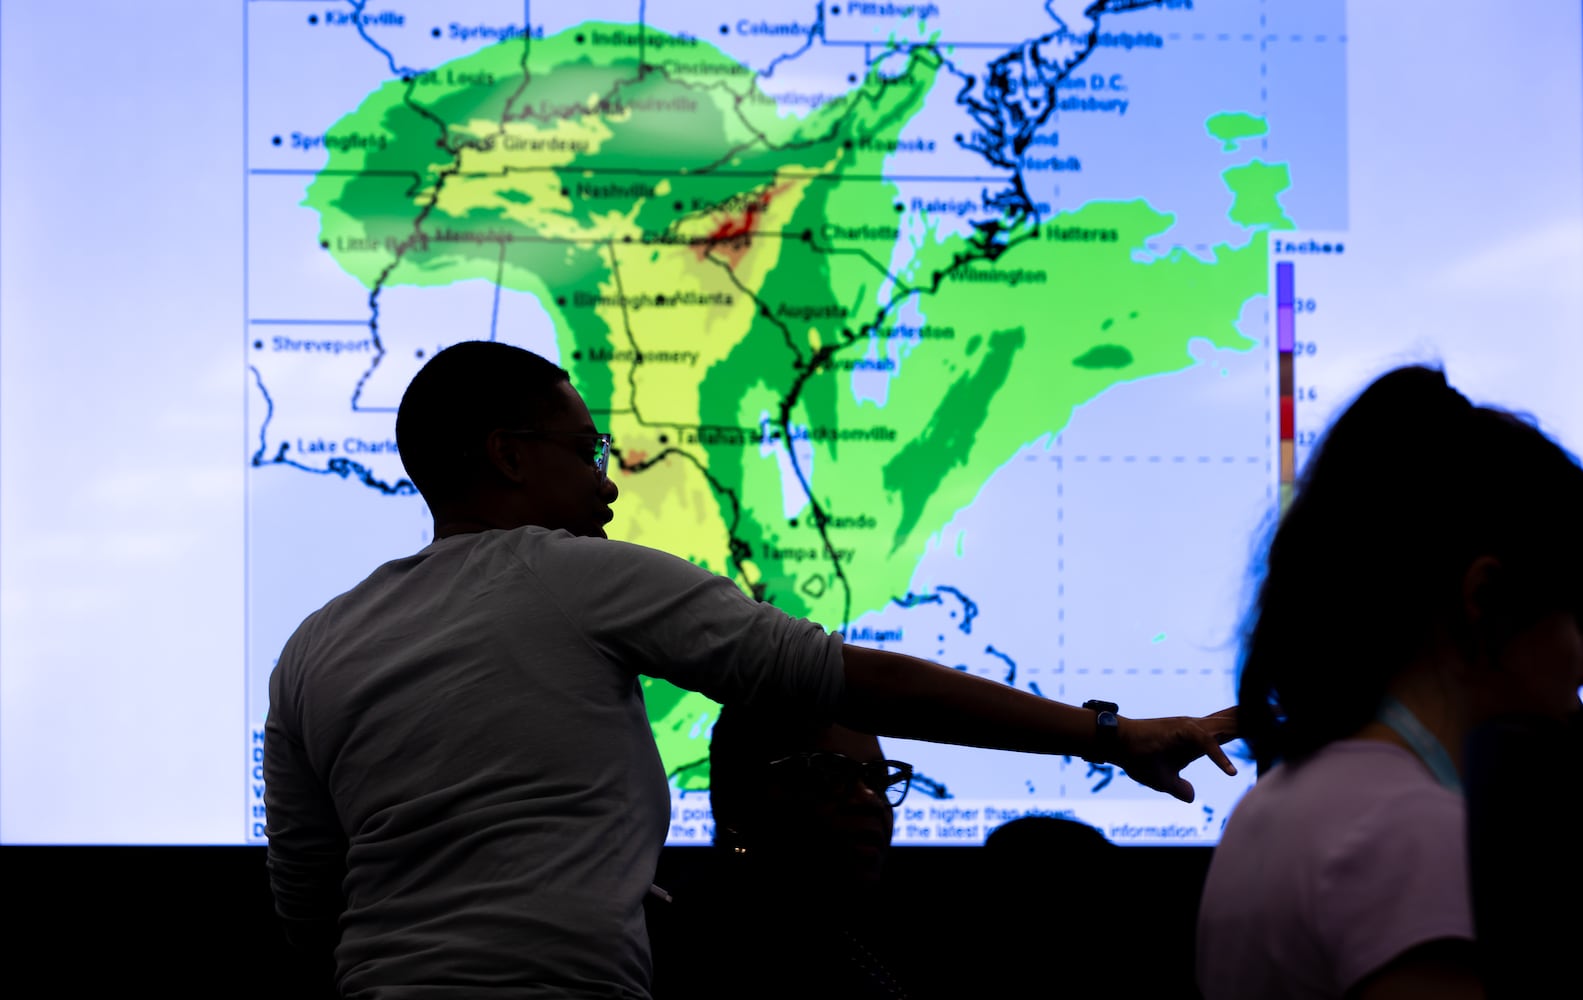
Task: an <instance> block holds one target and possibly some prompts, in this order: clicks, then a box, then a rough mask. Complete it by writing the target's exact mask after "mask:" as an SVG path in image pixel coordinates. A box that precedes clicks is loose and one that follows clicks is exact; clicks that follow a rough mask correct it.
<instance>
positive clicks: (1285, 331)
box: [1275, 261, 1297, 354]
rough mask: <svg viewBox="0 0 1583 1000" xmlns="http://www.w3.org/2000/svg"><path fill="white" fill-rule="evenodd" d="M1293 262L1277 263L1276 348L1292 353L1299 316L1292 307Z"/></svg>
mask: <svg viewBox="0 0 1583 1000" xmlns="http://www.w3.org/2000/svg"><path fill="white" fill-rule="evenodd" d="M1292 271H1293V267H1292V262H1291V261H1281V262H1279V263H1277V264H1276V265H1275V349H1276V350H1277V351H1279V352H1281V353H1283V354H1290V353H1291V352H1292V351H1293V350H1295V349H1296V345H1297V317H1296V316H1295V315H1294V314H1293V309H1292V285H1293V281H1292Z"/></svg>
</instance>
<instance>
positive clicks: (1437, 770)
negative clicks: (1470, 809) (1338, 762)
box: [1376, 695, 1462, 794]
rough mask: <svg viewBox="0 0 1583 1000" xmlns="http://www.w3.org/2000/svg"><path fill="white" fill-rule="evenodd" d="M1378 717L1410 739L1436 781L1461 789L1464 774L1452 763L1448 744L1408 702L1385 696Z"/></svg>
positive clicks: (1408, 740)
mask: <svg viewBox="0 0 1583 1000" xmlns="http://www.w3.org/2000/svg"><path fill="white" fill-rule="evenodd" d="M1376 718H1377V719H1379V721H1381V722H1383V723H1385V724H1386V725H1387V726H1390V727H1391V729H1392V730H1394V731H1395V732H1396V735H1398V736H1400V737H1401V738H1402V739H1403V740H1406V741H1407V747H1408V749H1410V750H1412V752H1413V753H1415V754H1417V755H1418V759H1419V760H1421V761H1423V762H1424V764H1425V766H1427V767H1428V768H1429V772H1430V773H1431V774H1433V775H1434V776H1435V780H1436V781H1438V782H1440V783H1441V784H1442V785H1444V786H1445V787H1447V788H1449V789H1451V790H1452V791H1453V792H1457V793H1458V794H1460V793H1461V791H1462V778H1461V777H1460V776H1459V775H1458V774H1457V767H1456V765H1455V764H1453V763H1451V755H1450V754H1449V753H1446V748H1445V747H1444V746H1442V745H1441V743H1440V741H1439V740H1437V739H1435V734H1434V733H1431V732H1430V731H1429V729H1428V727H1426V726H1425V725H1424V724H1423V723H1422V722H1419V721H1418V716H1416V715H1414V714H1413V713H1412V711H1411V710H1409V709H1408V707H1407V706H1406V705H1403V704H1402V703H1401V702H1400V701H1397V700H1396V698H1395V696H1393V695H1386V696H1385V700H1384V701H1382V702H1380V713H1379V715H1377V716H1376Z"/></svg>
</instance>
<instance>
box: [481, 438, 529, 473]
mask: <svg viewBox="0 0 1583 1000" xmlns="http://www.w3.org/2000/svg"><path fill="white" fill-rule="evenodd" d="M522 444H523V441H522V438H521V437H520V436H518V435H516V434H508V433H507V432H505V431H503V430H493V431H490V432H489V436H488V437H487V438H485V439H484V456H485V457H486V458H487V459H488V460H489V464H490V465H491V466H493V467H494V469H495V471H496V472H498V473H500V475H502V476H503V477H505V479H506V480H507V481H508V482H512V483H521V482H524V481H525V480H526V479H527V478H528V475H527V470H528V462H527V456H526V455H525V454H523V451H522Z"/></svg>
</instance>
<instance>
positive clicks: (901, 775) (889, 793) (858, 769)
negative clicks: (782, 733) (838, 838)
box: [770, 751, 912, 806]
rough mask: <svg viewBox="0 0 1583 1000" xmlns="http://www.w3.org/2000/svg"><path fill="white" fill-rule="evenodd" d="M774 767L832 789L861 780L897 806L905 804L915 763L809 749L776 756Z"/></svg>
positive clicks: (839, 789)
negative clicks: (777, 758)
mask: <svg viewBox="0 0 1583 1000" xmlns="http://www.w3.org/2000/svg"><path fill="white" fill-rule="evenodd" d="M770 767H772V768H774V769H775V770H777V771H782V772H785V771H790V772H792V773H795V774H797V775H799V776H801V777H802V778H804V779H805V780H807V781H808V782H810V783H812V784H814V785H817V786H819V787H820V789H821V790H822V791H827V792H832V793H834V792H840V791H843V790H845V789H847V788H850V787H851V786H852V783H853V782H855V781H861V782H862V783H863V784H865V785H867V786H868V787H869V788H870V789H871V790H872V791H873V792H874V794H875V795H878V796H879V797H880V798H882V799H884V800H885V801H886V802H889V803H890V804H891V805H893V806H899V805H901V800H902V799H905V798H906V797H907V789H908V788H911V787H912V765H911V764H908V763H904V762H903V761H899V760H853V759H852V758H851V757H848V756H847V755H846V754H844V753H830V752H820V751H809V752H807V753H794V754H792V755H791V756H789V757H782V758H780V759H779V760H772V761H770Z"/></svg>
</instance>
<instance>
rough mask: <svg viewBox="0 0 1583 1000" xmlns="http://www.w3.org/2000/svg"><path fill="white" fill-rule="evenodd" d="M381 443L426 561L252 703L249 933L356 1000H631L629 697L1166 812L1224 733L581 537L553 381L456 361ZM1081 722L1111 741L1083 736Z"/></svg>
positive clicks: (654, 800) (375, 596) (290, 654)
mask: <svg viewBox="0 0 1583 1000" xmlns="http://www.w3.org/2000/svg"><path fill="white" fill-rule="evenodd" d="M396 442H397V445H398V447H399V448H400V451H401V459H402V463H403V464H404V465H405V467H406V471H407V473H408V475H409V476H410V477H411V479H412V482H413V483H414V485H416V487H417V489H418V490H419V492H421V493H422V494H423V498H424V500H425V501H426V502H427V504H428V506H429V509H430V511H431V513H432V514H433V515H434V541H433V543H431V544H430V545H428V546H427V547H425V548H424V549H423V550H421V551H419V552H417V553H414V554H413V555H410V556H406V557H404V558H400V559H396V560H393V561H391V562H389V563H386V564H385V565H383V566H381V567H379V568H377V569H375V570H374V571H373V573H371V574H370V575H369V577H368V578H367V579H365V580H364V581H363V582H361V583H359V584H358V585H357V586H355V587H353V588H352V589H351V590H350V591H348V592H347V593H345V594H343V595H341V596H340V597H337V598H335V599H334V600H332V601H330V602H329V603H328V604H326V605H325V606H324V607H323V608H321V609H320V610H318V611H316V612H314V613H313V614H312V615H310V616H309V617H308V618H307V619H306V620H305V621H304V622H303V623H302V624H301V625H300V626H299V627H298V629H297V630H296V632H294V633H293V634H292V636H291V638H290V639H289V640H288V641H287V643H286V646H285V648H284V650H283V651H282V652H281V656H280V659H279V662H278V664H277V666H276V668H275V670H274V672H273V674H272V675H271V677H270V711H269V717H268V720H267V722H266V726H265V747H264V772H265V804H266V806H267V812H268V820H267V822H268V827H267V830H268V835H269V863H270V866H271V883H272V886H273V889H274V893H275V901H276V909H277V911H278V912H279V914H280V915H281V917H282V918H284V920H285V922H286V925H287V927H288V929H289V933H290V935H291V936H292V937H293V939H295V940H297V941H300V942H302V943H303V944H304V946H305V947H307V948H309V949H313V948H318V949H321V950H328V949H330V948H333V949H334V954H335V965H336V980H337V984H338V988H339V989H340V990H341V991H342V992H343V993H346V994H349V995H355V996H358V997H367V998H385V997H392V998H393V997H417V996H437V995H444V996H445V997H447V998H459V997H472V996H478V997H496V996H501V995H504V994H506V993H509V994H510V995H512V996H555V997H631V998H642V997H646V996H647V995H648V992H649V979H650V967H649V947H648V938H647V935H646V930H645V925H644V912H643V900H644V898H645V897H646V895H647V894H648V891H649V888H650V885H651V880H652V879H653V877H654V872H655V864H656V861H657V859H658V856H659V852H660V847H661V845H662V844H663V842H664V839H665V832H666V828H667V824H668V821H669V815H670V801H669V789H668V785H667V782H666V779H665V773H664V770H663V767H662V765H661V763H660V758H659V753H658V751H657V748H656V747H655V744H654V738H653V734H652V732H651V731H650V729H649V721H648V717H647V713H646V712H645V709H644V704H643V695H642V688H641V685H640V681H639V677H640V675H650V676H655V677H661V678H665V679H667V680H669V681H671V682H672V683H675V684H677V685H678V686H680V687H683V688H686V689H689V690H694V691H700V692H702V693H704V694H706V695H708V696H709V697H711V698H713V699H715V700H716V701H719V702H722V703H725V704H732V703H737V702H740V703H743V704H748V705H764V704H774V705H777V706H778V707H780V708H781V709H782V710H784V711H787V712H792V713H801V714H806V715H808V716H810V717H813V718H819V719H823V720H825V721H830V720H834V721H838V722H841V723H843V724H846V725H850V726H852V727H853V728H855V729H859V730H862V731H865V732H877V733H881V734H886V735H896V736H907V737H913V738H918V739H926V740H936V741H943V742H952V743H960V744H967V745H973V746H984V747H998V748H1002V749H1011V750H1022V751H1029V752H1037V753H1059V754H1081V755H1085V756H1104V757H1105V758H1106V759H1108V760H1111V761H1113V762H1115V763H1117V764H1119V765H1120V766H1121V767H1122V768H1124V769H1125V770H1126V772H1127V773H1128V774H1129V775H1131V776H1132V777H1133V778H1134V779H1135V780H1137V781H1139V782H1141V783H1142V784H1144V785H1147V786H1148V787H1151V788H1155V789H1159V790H1161V791H1165V792H1168V793H1169V794H1172V795H1175V796H1177V797H1179V798H1183V799H1189V800H1190V799H1191V797H1192V794H1193V792H1192V786H1191V785H1190V784H1189V783H1188V782H1187V781H1186V780H1185V779H1183V778H1182V777H1181V774H1180V772H1181V769H1182V768H1183V767H1185V766H1186V765H1188V764H1189V763H1191V762H1192V761H1194V760H1196V759H1198V758H1199V757H1201V756H1204V755H1206V754H1207V755H1208V756H1210V757H1211V758H1212V759H1213V760H1214V761H1215V762H1216V763H1217V764H1218V765H1219V766H1220V767H1221V768H1222V769H1224V770H1226V771H1227V772H1228V773H1234V770H1235V769H1234V768H1233V767H1232V765H1231V762H1230V761H1229V760H1228V759H1227V758H1226V756H1225V754H1224V752H1223V751H1222V750H1221V749H1220V743H1221V742H1224V741H1226V740H1228V739H1230V738H1231V736H1232V734H1233V723H1232V720H1231V719H1230V717H1229V714H1227V713H1222V714H1220V715H1217V716H1211V717H1208V718H1204V719H1194V718H1165V719H1127V718H1120V717H1110V718H1107V717H1106V716H1105V715H1104V714H1100V713H1095V712H1090V711H1088V710H1087V709H1082V708H1077V707H1074V706H1070V705H1063V704H1060V703H1057V702H1053V701H1046V700H1044V699H1042V698H1038V697H1036V696H1034V695H1031V694H1027V693H1025V692H1019V691H1016V690H1013V689H1011V688H1008V687H1005V686H1002V685H999V684H995V683H993V682H991V681H987V680H984V679H982V678H977V677H972V676H969V675H967V674H963V673H960V672H958V671H955V670H951V669H949V668H946V667H942V666H939V665H937V664H932V663H929V662H927V661H924V660H919V659H915V658H912V657H908V656H902V655H899V654H895V653H887V652H879V651H876V650H870V649H861V648H857V647H844V646H843V645H842V641H841V637H840V635H839V634H835V633H828V632H826V631H825V630H824V629H823V628H821V627H819V626H818V625H816V624H814V623H812V622H808V621H803V620H800V619H795V618H792V617H789V616H788V615H787V614H785V613H784V612H783V611H780V610H778V609H777V608H775V607H773V606H772V605H769V604H765V603H760V602H757V601H754V600H753V599H751V598H750V597H748V596H747V595H746V594H744V593H743V592H742V590H741V589H740V588H739V587H738V586H737V585H736V584H735V583H733V582H732V581H731V580H728V579H726V578H724V577H719V576H715V575H714V574H712V573H709V572H707V571H705V570H703V569H701V568H699V567H697V566H695V565H693V564H691V563H689V562H687V561H685V560H683V559H679V558H676V557H674V556H671V555H668V554H666V553H664V552H660V551H658V550H655V549H649V548H644V547H642V546H638V545H631V544H627V543H624V542H617V541H611V540H608V539H607V538H606V537H605V532H604V526H605V524H606V523H608V522H609V521H610V519H611V516H612V515H611V505H612V504H613V503H614V502H615V500H616V498H617V495H618V493H619V490H618V489H617V488H616V485H615V483H614V482H613V481H611V479H610V478H609V477H608V476H607V475H606V471H607V469H606V466H607V463H608V461H609V456H610V444H611V443H610V440H609V438H608V437H606V436H604V435H603V434H602V433H601V432H600V429H599V428H598V427H597V426H596V425H595V424H594V420H593V417H592V415H591V414H590V413H589V411H588V407H587V406H586V405H585V404H584V403H583V400H582V398H581V397H580V396H579V395H578V394H577V392H576V390H575V389H573V388H572V386H571V384H570V383H569V382H568V380H567V373H566V372H565V371H564V370H562V369H561V368H559V367H557V366H556V365H554V364H551V363H550V362H548V361H546V360H545V359H543V358H541V357H539V356H538V355H535V354H532V353H530V352H528V351H524V350H521V349H519V348H515V347H510V346H507V345H505V344H499V343H493V342H468V343H461V344H457V345H455V346H453V347H450V348H447V349H445V350H443V351H441V352H439V353H438V354H436V355H435V356H434V357H433V358H431V359H430V360H429V361H428V362H427V363H426V364H425V365H424V367H423V368H422V370H420V371H419V372H418V374H417V376H416V377H415V378H414V379H413V380H412V382H411V384H410V385H409V386H408V387H407V390H406V393H405V394H404V395H403V397H402V401H401V406H400V410H399V412H398V413H397V417H396ZM1101 723H1113V724H1104V725H1102V724H1101Z"/></svg>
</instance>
